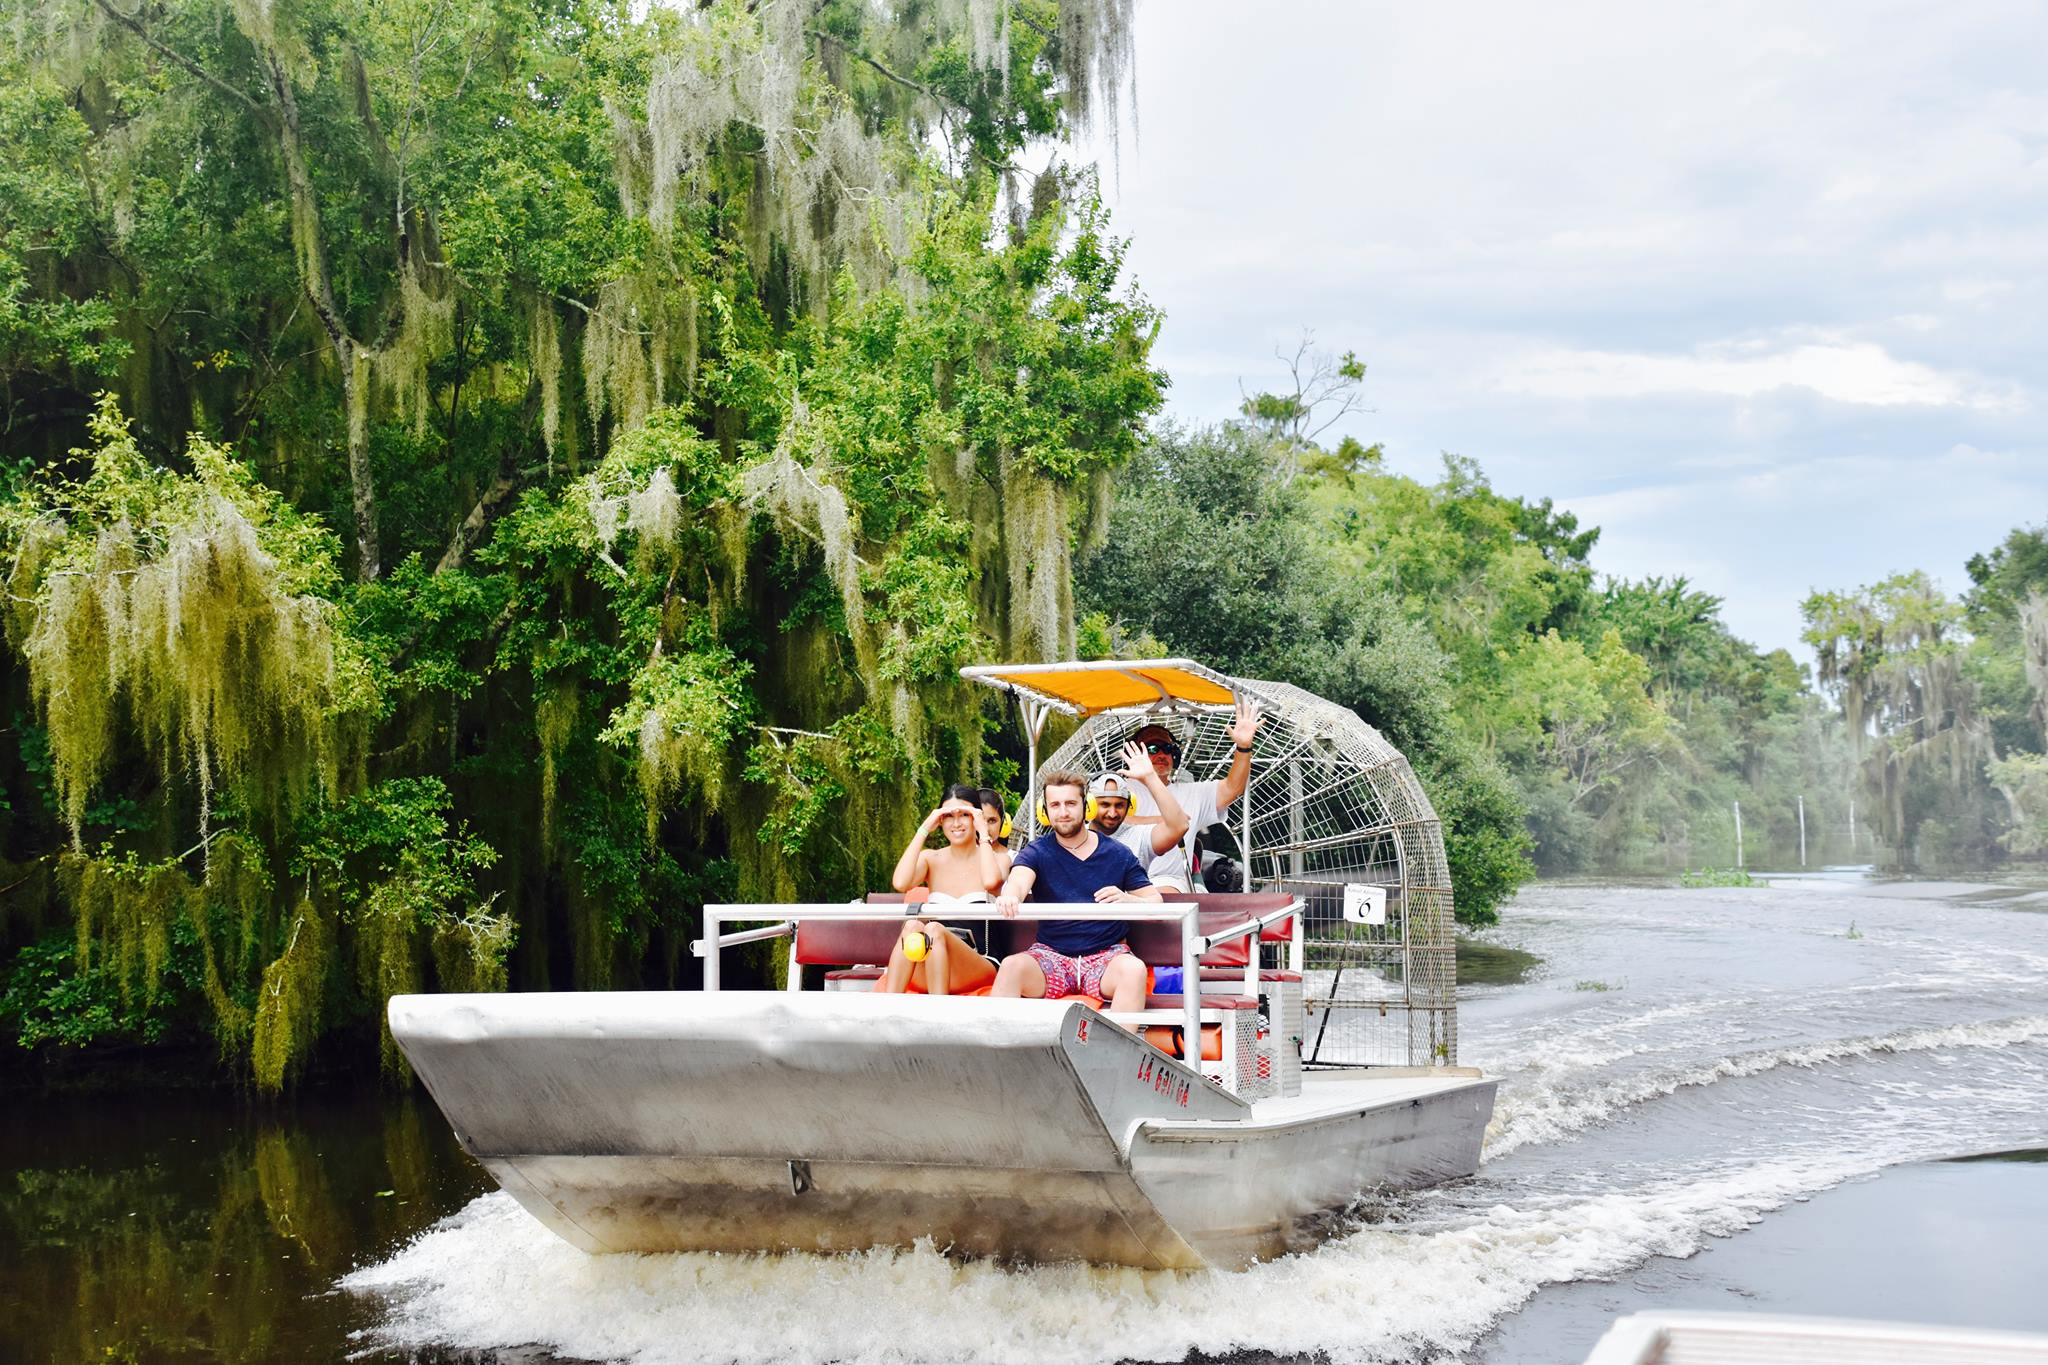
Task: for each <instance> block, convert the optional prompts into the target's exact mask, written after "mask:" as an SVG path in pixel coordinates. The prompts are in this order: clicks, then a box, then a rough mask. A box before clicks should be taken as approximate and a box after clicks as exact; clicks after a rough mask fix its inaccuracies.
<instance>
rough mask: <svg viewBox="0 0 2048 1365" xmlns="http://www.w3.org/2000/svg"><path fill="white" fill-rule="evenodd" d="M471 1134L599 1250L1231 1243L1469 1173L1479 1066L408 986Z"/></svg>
mask: <svg viewBox="0 0 2048 1365" xmlns="http://www.w3.org/2000/svg"><path fill="white" fill-rule="evenodd" d="M390 1020H391V1028H392V1033H393V1035H394V1036H395V1037H396V1038H397V1040H398V1043H399V1045H400V1047H401V1048H403V1049H404V1051H405V1053H406V1056H407V1057H408V1059H409V1060H410V1061H411V1062H412V1064H413V1067H414V1069H415V1070H416V1071H417V1072H418V1073H419V1075H420V1077H421V1079H422V1080H423V1081H424V1082H425V1083H426V1085H427V1088H428V1089H429V1090H430V1091H431V1092H432V1093H433V1095H434V1098H435V1100H436V1101H437V1102H438V1103H439V1104H440V1106H441V1109H442V1111H443V1113H445V1114H446V1115H447V1117H448V1119H449V1121H450V1123H451V1124H452V1125H453V1127H454V1129H455V1132H456V1135H457V1137H458V1138H459V1139H460V1140H461V1142H462V1144H463V1146H464V1147H465V1148H466V1149H467V1150H468V1151H469V1152H470V1153H471V1154H472V1155H474V1156H476V1157H477V1159H478V1160H479V1161H481V1162H482V1163H483V1165H484V1166H485V1168H486V1169H488V1170H489V1171H490V1173H491V1174H492V1176H493V1177H494V1178H496V1179H497V1181H498V1182H499V1184H500V1185H501V1186H503V1187H504V1189H505V1190H506V1191H507V1192H508V1193H510V1194H511V1195H513V1197H514V1198H516V1199H518V1200H519V1202H520V1203H521V1204H522V1205H524V1206H525V1207H526V1208H527V1209H528V1210H529V1211H530V1212H531V1213H533V1215H534V1216H535V1217H537V1218H538V1219H540V1220H541V1222H543V1223H544V1224H546V1225H547V1226H548V1227H549V1228H551V1229H552V1230H554V1231H555V1232H556V1233H557V1234H559V1235H560V1236H561V1237H563V1238H564V1239H565V1240H567V1241H569V1242H571V1243H573V1244H574V1245H576V1246H579V1247H581V1248H583V1249H584V1250H586V1251H592V1252H614V1251H616V1252H647V1251H731V1252H738V1251H807V1252H839V1251H852V1250H861V1249H865V1248H869V1247H883V1246H909V1245H912V1244H914V1243H916V1242H918V1241H919V1240H921V1239H929V1240H930V1241H931V1242H932V1243H933V1244H934V1245H936V1246H938V1247H940V1248H942V1249H945V1250H947V1251H949V1252H951V1253H953V1254H958V1255H967V1256H986V1257H996V1258H1003V1259H1018V1260H1029V1261H1039V1262H1053V1261H1071V1260H1082V1261H1094V1262H1101V1263H1105V1264H1115V1265H1130V1266H1140V1267H1146V1268H1153V1269H1193V1268H1198V1267H1202V1266H1218V1267H1223V1268H1237V1267H1241V1266H1244V1265H1246V1264H1249V1263H1250V1262H1251V1261H1253V1260H1257V1259H1261V1258H1265V1257H1270V1256H1273V1255H1277V1254H1280V1253H1282V1252H1286V1251H1289V1250H1295V1249H1299V1248H1301V1247H1304V1246H1307V1245H1311V1244H1313V1243H1314V1242H1315V1241H1317V1240H1319V1239H1320V1238H1321V1237H1322V1236H1325V1235H1327V1233H1328V1231H1329V1230H1330V1228H1331V1227H1333V1226H1334V1225H1335V1223H1334V1220H1333V1219H1332V1215H1333V1214H1335V1213H1337V1212H1338V1211H1340V1210H1342V1209H1343V1208H1344V1207H1345V1206H1346V1205H1348V1204H1350V1203H1352V1202H1353V1201H1354V1200H1355V1199H1356V1198H1357V1197H1358V1196H1359V1195H1360V1194H1362V1193H1364V1192H1366V1191H1369V1190H1373V1189H1387V1188H1403V1187H1408V1186H1414V1185H1419V1184H1428V1183H1434V1182H1437V1181H1441V1180H1447V1179H1454V1178H1457V1177H1459V1176H1463V1175H1468V1174H1470V1173H1471V1172H1472V1171H1473V1170H1475V1169H1476V1168H1477V1166H1478V1161H1479V1144H1480V1138H1481V1135H1482V1134H1483V1133H1484V1131H1485V1128H1486V1123H1487V1120H1488V1118H1489V1117H1490V1115H1491V1113H1492V1108H1493V1083H1492V1082H1491V1081H1486V1080H1483V1079H1479V1078H1477V1077H1476V1076H1474V1075H1472V1074H1470V1073H1447V1072H1430V1073H1413V1074H1403V1075H1399V1076H1387V1077H1376V1076H1373V1075H1370V1074H1359V1073H1351V1074H1342V1073H1340V1074H1337V1075H1323V1074H1317V1075H1312V1076H1310V1077H1309V1078H1307V1081H1306V1084H1305V1085H1304V1087H1303V1093H1302V1094H1301V1095H1299V1096H1294V1097H1289V1098H1286V1099H1269V1100H1258V1101H1251V1102H1247V1101H1245V1100H1242V1099H1239V1098H1238V1097H1236V1096H1234V1095H1232V1094H1230V1093H1229V1092H1227V1091H1225V1090H1223V1089H1221V1088H1220V1087H1218V1086H1216V1085H1215V1084H1213V1083H1212V1082H1209V1081H1207V1080H1205V1079H1203V1078H1202V1077H1201V1076H1200V1074H1199V1073H1197V1072H1196V1071H1194V1070H1192V1069H1190V1068H1188V1067H1186V1066H1184V1065H1182V1064H1181V1063H1179V1062H1176V1061H1173V1060H1171V1059H1169V1058H1167V1057H1165V1056H1163V1055H1162V1054H1160V1053H1159V1052H1158V1051H1156V1050H1155V1049H1153V1048H1152V1047H1150V1046H1149V1045H1148V1044H1146V1043H1145V1042H1143V1041H1142V1040H1141V1039H1139V1038H1137V1037H1136V1036H1134V1035H1132V1034H1130V1033H1128V1032H1126V1031H1125V1030H1123V1029H1121V1028H1119V1027H1117V1026H1116V1025H1114V1024H1112V1023H1111V1022H1110V1021H1109V1020H1108V1019H1106V1018H1104V1017H1103V1016H1102V1015H1100V1014H1098V1013H1096V1012H1095V1011H1093V1010H1091V1009H1088V1008H1087V1007H1085V1006H1082V1005H1075V1004H1065V1003H1060V1002H1049V1001H1042V1000H1015V1001H998V1000H945V999H937V1000H934V999H926V998H921V997H910V998H905V997H889V996H875V995H869V994H864V993H824V994H819V993H812V994H804V993H793V992H718V993H715V994H702V993H696V992H614V993H593V994H577V995H467V996H464V995H447V996H400V997H397V998H394V999H393V1000H392V1002H391V1006H390Z"/></svg>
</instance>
